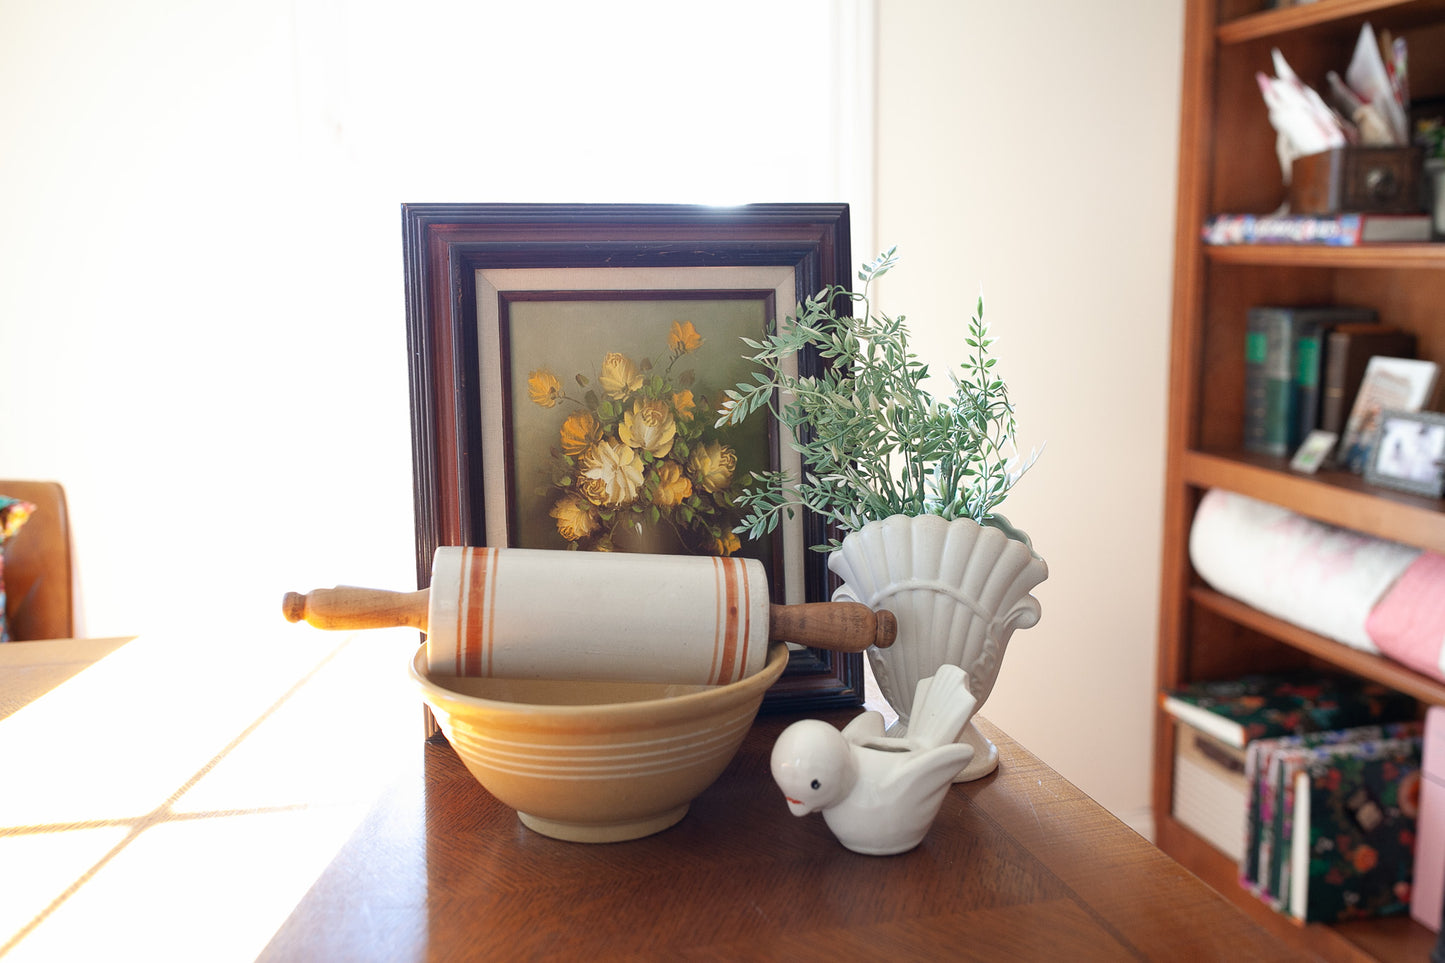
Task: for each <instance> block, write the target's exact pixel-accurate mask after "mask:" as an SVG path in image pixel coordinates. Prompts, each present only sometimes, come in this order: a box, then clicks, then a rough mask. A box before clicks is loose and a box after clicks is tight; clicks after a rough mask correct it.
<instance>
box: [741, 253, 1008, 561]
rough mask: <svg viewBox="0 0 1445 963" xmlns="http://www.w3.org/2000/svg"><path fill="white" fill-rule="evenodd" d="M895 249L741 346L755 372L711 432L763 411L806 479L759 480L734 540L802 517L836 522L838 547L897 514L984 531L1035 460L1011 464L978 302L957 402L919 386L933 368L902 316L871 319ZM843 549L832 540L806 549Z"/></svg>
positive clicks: (957, 375)
mask: <svg viewBox="0 0 1445 963" xmlns="http://www.w3.org/2000/svg"><path fill="white" fill-rule="evenodd" d="M896 251H897V248H891V249H889V250H888V251H885V252H884V253H883V254H880V255H879V256H878V257H877V258H875V259H874V260H873V261H872V262H871V263H868V264H865V265H863V267H862V268H861V269H860V271H859V272H858V279H859V280H860V281H861V282H862V288H861V289H860V290H859V291H857V292H853V291H850V290H849V289H848V288H846V287H844V286H842V285H832V286H829V287H827V288H824V289H823V290H822V291H820V292H818V293H817V294H816V295H814V296H813V297H811V298H809V299H808V300H807V301H806V302H805V303H804V304H803V306H802V311H801V313H800V314H799V315H798V316H797V317H795V318H789V319H788V320H787V321H786V322H785V323H784V324H783V325H781V326H780V329H779V330H778V331H777V332H776V333H774V334H771V335H769V336H768V337H767V338H765V339H763V340H762V341H755V340H752V339H748V338H744V339H743V340H744V342H745V343H746V344H747V346H748V347H749V348H751V349H752V350H753V351H754V352H755V353H754V354H753V355H752V360H753V361H754V362H755V363H757V365H758V366H759V368H760V370H759V371H758V372H756V373H755V374H754V376H753V381H752V382H743V383H740V384H738V385H737V386H736V387H735V388H732V389H729V390H727V391H726V392H725V395H726V397H727V401H726V402H725V403H724V405H723V409H722V414H721V417H720V418H719V419H718V422H717V424H718V426H719V427H720V426H722V425H724V424H738V423H740V422H741V421H743V419H745V418H747V417H749V416H750V415H752V414H754V413H755V412H757V411H760V410H763V409H767V410H768V411H770V412H772V414H773V416H774V417H775V418H776V419H777V420H778V421H779V422H780V423H781V425H782V426H783V427H784V429H785V430H786V431H787V432H788V434H789V435H790V436H791V444H792V447H793V448H794V449H795V450H796V451H797V452H799V454H800V455H801V456H802V466H803V471H802V477H801V478H795V477H793V476H792V475H791V474H790V473H788V472H786V471H771V472H757V473H754V477H753V484H752V485H751V486H749V487H748V488H747V489H746V490H745V491H744V492H743V493H742V494H741V495H740V496H739V499H738V501H739V503H740V504H741V505H743V506H744V508H745V509H747V511H748V514H747V515H746V516H745V517H744V518H743V519H742V521H741V523H740V524H739V526H738V527H737V529H736V531H737V532H738V533H743V532H746V533H747V535H748V537H749V538H757V537H759V536H761V535H763V534H766V533H768V532H772V531H773V530H774V529H776V528H777V525H778V523H779V521H780V519H781V517H782V515H784V514H785V513H786V514H787V515H789V516H791V515H792V514H793V512H794V510H795V509H796V508H799V507H802V508H806V509H808V510H809V511H812V512H814V513H816V514H818V515H821V516H823V517H824V518H826V519H827V520H828V521H830V522H831V523H834V524H835V525H836V526H837V528H838V529H839V530H840V534H839V536H838V537H841V535H842V534H846V533H847V532H850V531H855V530H857V529H859V528H861V527H862V526H863V525H864V524H866V523H867V522H869V521H872V520H876V519H883V518H887V517H889V516H890V515H895V514H904V515H939V516H942V517H943V518H945V519H955V518H972V519H973V520H974V521H976V522H978V523H980V524H983V523H985V522H986V521H987V519H988V518H989V516H990V515H991V514H992V512H993V509H994V507H995V506H997V505H998V504H999V503H1000V502H1001V501H1003V499H1004V496H1005V495H1007V494H1008V491H1009V489H1010V488H1011V487H1012V486H1013V484H1014V483H1015V482H1016V481H1017V480H1018V478H1019V477H1020V476H1021V475H1022V474H1023V473H1024V471H1026V470H1027V469H1028V467H1029V466H1030V465H1032V464H1033V461H1034V459H1035V458H1036V457H1037V452H1033V453H1031V454H1030V456H1029V458H1028V459H1027V460H1026V461H1024V462H1023V463H1022V464H1020V461H1019V459H1018V458H1017V453H1016V449H1015V446H1014V435H1015V432H1016V426H1015V422H1014V409H1013V406H1012V405H1011V404H1010V403H1009V398H1008V388H1007V386H1006V385H1005V384H1004V381H1003V379H1002V378H1000V377H998V375H997V374H995V373H994V371H993V368H994V363H995V360H996V359H995V358H993V357H990V355H989V347H990V346H991V345H992V344H993V340H994V339H992V338H990V337H989V336H988V328H987V326H986V325H985V324H984V320H983V298H982V296H980V297H979V299H978V307H977V310H976V312H975V313H974V315H973V316H972V317H971V318H970V319H969V323H968V333H967V336H966V337H965V338H964V343H965V344H966V345H967V347H968V351H967V352H966V353H965V356H964V358H963V360H962V361H961V362H960V364H959V371H958V372H953V371H950V372H949V376H950V379H951V381H952V383H953V389H954V390H953V393H952V394H951V395H948V396H947V397H936V396H934V395H933V394H931V393H930V392H929V390H928V389H927V388H926V387H925V382H926V381H927V380H928V377H929V371H928V366H927V365H926V364H924V363H923V362H922V361H920V360H918V358H917V357H916V356H915V355H914V354H913V352H912V351H911V349H910V347H909V342H908V338H909V333H908V328H907V325H906V324H905V318H904V316H903V315H899V316H898V317H896V318H891V317H888V316H887V315H885V314H882V313H875V312H874V310H873V307H872V302H871V301H870V300H869V289H870V287H871V286H872V284H873V282H874V281H876V280H877V279H878V278H880V277H882V276H883V275H884V274H886V273H887V272H888V271H889V269H891V268H892V267H893V266H894V265H895V264H896V263H897V260H898V259H897V254H896ZM850 309H851V310H850ZM809 347H811V348H813V349H815V350H816V351H817V353H818V355H819V357H820V358H821V359H822V360H823V362H824V364H823V365H822V366H821V367H822V370H821V372H820V373H819V374H816V375H813V374H808V375H798V374H796V373H795V371H796V364H795V361H794V359H796V358H798V357H799V353H800V352H801V351H802V350H803V349H805V348H809ZM837 544H838V541H837V538H834V539H832V540H830V541H829V543H828V544H826V545H815V546H813V548H815V549H818V550H828V549H831V548H836V547H837Z"/></svg>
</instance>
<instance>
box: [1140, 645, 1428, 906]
mask: <svg viewBox="0 0 1445 963" xmlns="http://www.w3.org/2000/svg"><path fill="white" fill-rule="evenodd" d="M1162 702H1163V706H1164V708H1165V710H1166V711H1167V712H1169V714H1170V715H1172V716H1173V717H1174V718H1175V719H1177V720H1178V721H1179V722H1181V723H1183V724H1182V725H1179V726H1176V727H1175V728H1176V732H1175V750H1176V751H1175V765H1174V799H1173V807H1172V808H1173V815H1174V817H1175V818H1176V819H1177V820H1179V822H1180V823H1182V824H1183V825H1185V826H1186V827H1188V828H1189V829H1191V830H1193V831H1194V832H1196V833H1198V834H1199V835H1200V836H1201V837H1203V838H1204V839H1205V840H1207V841H1208V842H1210V843H1211V844H1213V845H1214V846H1215V847H1216V848H1218V849H1219V850H1220V851H1221V852H1223V853H1225V854H1226V855H1228V856H1229V857H1230V858H1232V859H1234V860H1235V861H1236V862H1237V863H1238V864H1239V866H1240V875H1241V879H1242V880H1243V881H1244V884H1245V885H1246V886H1247V887H1248V888H1249V889H1250V890H1251V891H1253V892H1256V893H1257V894H1258V895H1260V897H1261V898H1262V899H1265V900H1266V901H1267V902H1269V903H1270V904H1271V905H1273V906H1275V907H1276V908H1277V909H1279V910H1280V911H1281V912H1285V913H1287V914H1289V915H1292V916H1295V911H1294V908H1295V903H1296V899H1295V890H1296V888H1298V890H1299V894H1300V896H1299V901H1298V903H1299V908H1300V912H1299V915H1298V916H1296V918H1297V919H1300V920H1311V919H1315V918H1324V917H1326V916H1328V915H1329V914H1330V913H1331V912H1334V911H1335V910H1334V909H1332V906H1333V904H1332V903H1331V902H1330V901H1331V899H1337V900H1344V899H1345V898H1346V897H1344V896H1341V895H1338V893H1339V892H1343V890H1342V889H1341V888H1340V887H1336V886H1334V881H1336V880H1338V879H1339V878H1340V871H1341V870H1340V867H1337V866H1336V867H1330V866H1328V865H1326V864H1327V862H1328V860H1327V859H1325V858H1324V857H1325V855H1327V854H1321V856H1320V857H1319V858H1318V860H1315V859H1313V858H1311V857H1309V856H1308V855H1307V854H1309V853H1310V852H1311V847H1312V846H1313V845H1315V844H1316V843H1318V844H1319V845H1320V846H1326V845H1333V846H1335V847H1337V848H1338V847H1339V846H1342V845H1346V841H1345V840H1344V837H1343V836H1341V835H1340V834H1339V833H1335V834H1334V835H1327V834H1326V832H1325V827H1326V826H1327V825H1329V822H1328V820H1329V819H1331V818H1333V817H1332V816H1331V815H1330V814H1332V813H1335V812H1336V811H1337V810H1338V809H1339V807H1340V806H1343V805H1346V804H1345V803H1343V802H1339V801H1338V800H1336V799H1335V795H1337V794H1339V793H1342V792H1344V789H1345V788H1346V787H1347V786H1355V785H1356V784H1357V782H1358V780H1357V779H1356V776H1358V777H1360V778H1364V779H1367V780H1374V781H1375V782H1379V781H1380V779H1381V778H1383V777H1382V774H1384V773H1389V774H1391V776H1392V777H1393V776H1396V775H1398V776H1399V777H1400V778H1398V779H1394V778H1390V779H1387V780H1385V781H1386V782H1388V783H1389V785H1390V786H1392V787H1394V789H1393V790H1392V791H1395V792H1396V794H1397V796H1398V794H1399V792H1404V793H1405V795H1406V796H1407V797H1408V796H1409V793H1410V792H1411V789H1410V786H1411V784H1412V782H1416V783H1417V781H1418V778H1419V777H1418V773H1419V770H1420V766H1419V761H1418V757H1419V745H1418V742H1419V740H1418V732H1419V727H1418V724H1417V723H1414V722H1413V721H1412V720H1414V719H1416V718H1417V717H1418V714H1419V707H1418V704H1417V703H1416V702H1415V700H1414V699H1411V698H1410V697H1408V696H1405V695H1402V694H1400V693H1398V692H1395V691H1394V690H1391V689H1388V688H1386V687H1385V686H1382V685H1379V684H1377V683H1373V682H1368V681H1365V680H1362V679H1359V678H1357V677H1354V676H1348V675H1339V674H1335V673H1315V672H1310V673H1302V672H1296V673H1284V674H1260V675H1250V676H1245V677H1243V678H1238V679H1229V680H1220V681H1209V682H1199V683H1194V684H1192V685H1188V686H1185V687H1182V688H1180V689H1177V690H1174V691H1172V692H1168V693H1165V694H1164V696H1163V699H1162ZM1399 723H1406V724H1407V725H1406V727H1405V728H1399V727H1396V728H1388V727H1391V726H1395V725H1396V724H1399ZM1368 727H1373V728H1368ZM1382 727H1386V728H1382ZM1341 731H1347V732H1352V733H1353V734H1354V735H1353V736H1345V735H1340V734H1339V733H1341ZM1372 731H1373V732H1376V733H1378V734H1379V735H1380V736H1384V735H1390V736H1393V737H1397V738H1405V739H1408V738H1414V739H1415V746H1414V757H1413V758H1414V759H1415V761H1414V763H1413V768H1411V767H1410V766H1409V765H1404V766H1403V767H1402V763H1401V761H1400V760H1399V759H1398V758H1394V757H1391V758H1389V759H1383V758H1382V760H1381V761H1380V762H1379V763H1378V765H1377V764H1376V763H1375V762H1374V761H1373V760H1370V761H1369V765H1368V766H1366V765H1363V762H1364V761H1365V760H1363V759H1361V760H1360V763H1361V764H1360V765H1356V763H1355V762H1348V763H1346V764H1344V765H1343V766H1342V765H1340V763H1339V762H1338V760H1335V759H1333V757H1332V756H1329V755H1328V754H1325V753H1319V754H1317V755H1320V756H1321V758H1314V757H1309V758H1308V760H1307V761H1308V762H1310V764H1311V765H1313V766H1314V768H1313V769H1305V770H1299V769H1293V770H1290V771H1289V775H1290V778H1288V779H1286V778H1285V777H1284V770H1282V769H1280V768H1278V767H1276V768H1275V769H1274V770H1273V775H1274V776H1275V782H1273V783H1270V782H1268V781H1267V779H1266V778H1261V776H1262V775H1263V776H1265V777H1267V776H1268V775H1269V774H1270V773H1271V769H1270V761H1271V759H1272V755H1271V756H1266V755H1265V753H1266V748H1267V747H1271V746H1274V745H1276V744H1278V747H1279V748H1280V749H1284V748H1291V749H1304V748H1317V747H1336V746H1341V745H1365V744H1366V743H1365V742H1364V740H1362V739H1360V738H1358V737H1359V736H1361V735H1364V734H1367V733H1369V732H1372ZM1287 740H1297V741H1298V744H1297V745H1296V744H1295V743H1292V742H1288V741H1287ZM1378 744H1380V740H1379V739H1378V738H1377V739H1376V742H1375V743H1373V744H1371V745H1378ZM1387 748H1389V749H1392V750H1393V749H1394V748H1398V747H1396V746H1394V745H1393V744H1391V745H1390V746H1388V747H1387ZM1281 758H1283V757H1281ZM1387 767H1393V768H1387ZM1301 771H1303V772H1304V774H1305V776H1306V778H1309V779H1310V780H1312V781H1311V782H1310V783H1309V784H1308V785H1309V787H1310V789H1311V791H1309V792H1306V794H1305V795H1306V796H1307V797H1308V798H1307V800H1305V799H1301V800H1300V801H1299V802H1298V803H1297V802H1296V799H1297V798H1299V797H1298V791H1299V788H1300V785H1299V783H1298V782H1297V780H1296V777H1297V776H1298V775H1299V773H1300V772H1301ZM1346 771H1350V772H1352V773H1353V775H1351V776H1350V777H1349V778H1348V779H1346V778H1345V776H1344V773H1345V772H1346ZM1285 784H1287V785H1288V792H1289V794H1290V795H1289V804H1288V813H1289V826H1288V829H1287V830H1286V827H1285V826H1284V825H1283V824H1282V822H1283V817H1284V813H1285V809H1283V808H1281V806H1282V804H1283V798H1282V793H1275V794H1274V795H1271V796H1270V797H1269V802H1267V803H1266V801H1265V797H1264V795H1263V793H1262V790H1263V789H1264V788H1266V787H1269V786H1275V787H1280V786H1284V785H1285ZM1316 789H1317V790H1318V793H1316V792H1314V791H1313V790H1316ZM1326 789H1328V790H1329V794H1326V793H1325V791H1326ZM1366 792H1367V794H1370V795H1369V798H1372V799H1374V800H1375V801H1376V802H1377V803H1378V801H1379V799H1380V798H1382V797H1381V793H1382V790H1380V789H1378V788H1376V789H1374V790H1369V789H1367V790H1366ZM1342 798H1343V797H1342ZM1361 798H1365V797H1361ZM1384 798H1386V799H1387V800H1393V799H1395V798H1396V797H1392V796H1389V795H1388V793H1386V794H1385V796H1384ZM1306 804H1308V805H1309V806H1310V814H1309V815H1307V816H1306V815H1303V814H1302V813H1300V807H1301V806H1304V805H1306ZM1266 805H1267V806H1268V807H1270V808H1269V809H1268V813H1269V815H1268V817H1267V818H1265V817H1264V816H1263V815H1262V813H1263V812H1264V807H1265V806H1266ZM1396 809H1400V807H1398V806H1397V807H1395V808H1394V809H1389V810H1388V814H1389V815H1390V816H1391V822H1390V826H1391V827H1394V828H1395V829H1397V830H1398V829H1399V828H1400V823H1399V822H1398V821H1396V820H1395V819H1394V814H1395V810H1396ZM1400 811H1401V814H1402V815H1405V816H1408V817H1410V818H1413V813H1411V812H1405V810H1403V809H1402V810H1400ZM1276 814H1278V815H1279V816H1280V818H1281V825H1279V826H1278V827H1276V825H1275V816H1276ZM1265 825H1268V826H1269V827H1270V835H1269V837H1268V839H1269V842H1268V844H1267V850H1266V849H1262V835H1261V831H1262V827H1264V826H1265ZM1297 827H1299V828H1298V829H1297ZM1310 827H1315V828H1317V829H1319V831H1320V833H1321V835H1320V837H1319V839H1315V838H1313V837H1311V836H1310V835H1309V833H1310V832H1311V828H1310ZM1375 828H1376V829H1377V830H1378V828H1379V827H1378V826H1376V827H1375ZM1410 831H1411V832H1413V825H1411V827H1410ZM1297 835H1298V839H1299V843H1298V845H1299V847H1300V854H1299V856H1298V857H1297V856H1296V855H1295V848H1296V842H1295V839H1296V836H1297ZM1371 838H1372V839H1373V842H1366V843H1350V844H1349V845H1350V846H1351V847H1352V848H1350V849H1349V852H1351V853H1354V852H1356V851H1357V850H1358V851H1359V852H1360V853H1361V855H1360V858H1359V863H1360V865H1364V863H1365V862H1366V861H1367V859H1368V857H1367V856H1365V855H1363V853H1364V850H1360V849H1359V846H1361V845H1370V846H1372V847H1373V848H1374V852H1375V853H1376V855H1377V856H1378V857H1379V859H1378V860H1377V863H1379V864H1387V865H1384V866H1382V868H1380V869H1379V870H1378V871H1376V872H1374V873H1373V875H1371V876H1370V877H1369V879H1368V882H1369V884H1370V885H1371V886H1373V885H1374V884H1375V883H1376V882H1377V881H1378V880H1380V879H1383V878H1385V877H1386V876H1389V875H1390V874H1392V873H1393V874H1398V873H1400V872H1403V873H1404V874H1405V880H1406V881H1408V879H1409V875H1408V874H1409V872H1410V871H1411V868H1412V867H1411V865H1410V860H1409V858H1408V854H1407V855H1406V857H1405V858H1404V859H1403V860H1402V859H1401V858H1400V857H1399V856H1398V854H1393V855H1389V854H1387V852H1386V850H1387V849H1388V847H1385V846H1384V844H1383V843H1382V842H1380V841H1379V840H1378V839H1374V838H1373V837H1371ZM1323 839H1328V840H1330V842H1329V843H1328V844H1327V843H1323V842H1320V841H1319V840H1323ZM1285 840H1287V843H1285V842H1283V841H1285ZM1277 841H1279V842H1277ZM1286 852H1288V856H1289V860H1290V861H1289V864H1288V868H1287V869H1285V868H1283V867H1282V866H1278V864H1277V860H1283V859H1284V858H1285V854H1286ZM1296 860H1298V862H1296ZM1402 862H1403V864H1404V865H1403V867H1402V866H1401V863H1402ZM1296 865H1299V866H1301V867H1302V868H1301V869H1300V871H1299V873H1298V874H1296V872H1295V866H1296ZM1261 866H1264V867H1267V869H1268V874H1269V875H1268V877H1267V879H1268V882H1267V883H1265V882H1264V881H1263V880H1264V879H1265V877H1263V876H1262V875H1261V869H1260V867H1261ZM1277 868H1278V871H1277ZM1317 876H1319V877H1320V878H1321V879H1325V878H1326V877H1327V879H1326V881H1324V882H1321V881H1320V879H1317V878H1316V877H1317ZM1399 882H1400V880H1398V879H1393V880H1392V885H1391V886H1390V887H1388V889H1390V891H1391V894H1392V895H1391V900H1397V899H1398V898H1399V893H1398V892H1396V890H1397V887H1396V886H1395V885H1394V884H1395V883H1399ZM1281 883H1282V884H1283V887H1282V888H1281V886H1280V885H1279V884H1281ZM1332 891H1335V892H1336V893H1337V895H1336V896H1335V897H1331V896H1330V893H1331V892H1332ZM1404 893H1405V896H1404V900H1403V902H1401V903H1400V904H1399V906H1398V907H1397V906H1396V905H1395V903H1394V902H1390V903H1388V904H1385V903H1383V902H1382V901H1381V900H1380V899H1372V900H1371V901H1370V906H1371V912H1374V913H1376V914H1378V913H1380V912H1398V911H1400V910H1401V908H1402V907H1404V906H1406V905H1408V903H1409V894H1408V885H1407V883H1406V889H1405V890H1404ZM1286 894H1287V895H1286ZM1350 898H1351V899H1355V897H1350ZM1355 905H1358V900H1356V904H1355ZM1312 907H1313V908H1312ZM1336 908H1337V907H1336ZM1351 912H1354V910H1351ZM1311 913H1313V915H1311Z"/></svg>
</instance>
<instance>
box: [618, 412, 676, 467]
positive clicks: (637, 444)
mask: <svg viewBox="0 0 1445 963" xmlns="http://www.w3.org/2000/svg"><path fill="white" fill-rule="evenodd" d="M617 437H618V438H621V439H622V441H623V442H624V443H625V444H628V445H631V446H632V447H633V448H637V449H639V450H641V451H647V452H651V453H652V454H653V455H655V456H656V457H658V458H662V457H663V456H665V455H666V454H667V453H668V452H670V451H672V440H673V439H674V438H675V437H677V421H676V419H674V418H673V417H672V409H671V408H669V407H668V406H667V402H665V401H660V400H652V399H647V398H638V399H637V400H636V401H634V402H633V403H632V410H631V411H629V412H628V413H627V414H625V415H623V416H622V423H621V424H619V425H618V426H617Z"/></svg>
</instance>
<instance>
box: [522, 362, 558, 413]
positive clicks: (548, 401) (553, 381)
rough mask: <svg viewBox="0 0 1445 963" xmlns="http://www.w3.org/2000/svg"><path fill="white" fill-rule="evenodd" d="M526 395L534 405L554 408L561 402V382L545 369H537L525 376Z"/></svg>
mask: <svg viewBox="0 0 1445 963" xmlns="http://www.w3.org/2000/svg"><path fill="white" fill-rule="evenodd" d="M527 393H528V394H530V395H531V396H532V401H533V402H534V403H535V404H539V405H541V406H542V407H543V408H555V407H556V406H557V402H559V401H561V400H562V382H560V381H558V380H557V376H556V375H554V374H553V373H552V372H550V371H548V370H547V369H546V368H538V369H537V370H536V371H533V372H532V373H531V374H530V375H528V376H527Z"/></svg>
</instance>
